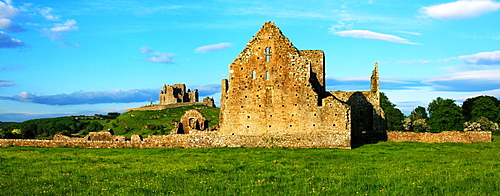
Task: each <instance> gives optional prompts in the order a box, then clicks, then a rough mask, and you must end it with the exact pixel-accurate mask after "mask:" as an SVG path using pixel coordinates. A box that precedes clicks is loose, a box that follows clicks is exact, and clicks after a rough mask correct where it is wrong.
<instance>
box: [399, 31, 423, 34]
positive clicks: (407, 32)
mask: <svg viewBox="0 0 500 196" xmlns="http://www.w3.org/2000/svg"><path fill="white" fill-rule="evenodd" d="M398 32H400V33H405V34H410V35H421V34H420V33H417V32H410V31H398Z"/></svg>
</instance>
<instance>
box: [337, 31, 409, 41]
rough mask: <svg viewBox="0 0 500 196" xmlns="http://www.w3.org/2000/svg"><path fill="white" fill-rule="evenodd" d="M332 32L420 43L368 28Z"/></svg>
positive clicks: (363, 37) (366, 37)
mask: <svg viewBox="0 0 500 196" xmlns="http://www.w3.org/2000/svg"><path fill="white" fill-rule="evenodd" d="M332 33H333V34H335V35H339V36H342V37H354V38H361V39H373V40H381V41H388V42H395V43H402V44H418V43H413V42H410V41H408V40H407V39H404V38H401V37H398V36H394V35H389V34H382V33H376V32H373V31H368V30H347V31H338V32H332Z"/></svg>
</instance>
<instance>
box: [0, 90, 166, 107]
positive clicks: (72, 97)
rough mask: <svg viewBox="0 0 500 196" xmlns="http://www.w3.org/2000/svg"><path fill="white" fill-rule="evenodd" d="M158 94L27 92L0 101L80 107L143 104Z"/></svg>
mask: <svg viewBox="0 0 500 196" xmlns="http://www.w3.org/2000/svg"><path fill="white" fill-rule="evenodd" d="M158 94H159V91H158V90H157V89H135V90H127V91H123V90H120V89H118V90H114V91H81V92H74V93H71V94H57V95H36V94H32V93H29V92H22V93H20V94H19V95H16V96H12V97H7V96H0V99H2V100H10V101H19V102H26V103H37V104H45V105H81V104H100V103H132V102H145V101H149V100H150V99H151V98H156V97H158Z"/></svg>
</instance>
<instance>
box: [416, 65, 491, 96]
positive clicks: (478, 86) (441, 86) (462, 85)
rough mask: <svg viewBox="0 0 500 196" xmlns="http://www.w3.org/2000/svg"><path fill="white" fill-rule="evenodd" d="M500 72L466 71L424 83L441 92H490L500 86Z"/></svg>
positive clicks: (445, 75)
mask: <svg viewBox="0 0 500 196" xmlns="http://www.w3.org/2000/svg"><path fill="white" fill-rule="evenodd" d="M498 76H500V70H479V71H464V72H457V73H451V74H444V75H439V76H433V77H430V78H428V79H426V80H424V81H422V83H424V84H429V85H432V86H433V88H434V89H435V90H440V91H457V92H466V91H488V90H493V89H498V87H499V86H500V77H498Z"/></svg>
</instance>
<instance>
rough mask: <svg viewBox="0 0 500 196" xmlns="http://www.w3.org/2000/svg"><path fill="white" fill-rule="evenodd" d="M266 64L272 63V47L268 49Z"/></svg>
mask: <svg viewBox="0 0 500 196" xmlns="http://www.w3.org/2000/svg"><path fill="white" fill-rule="evenodd" d="M265 53H266V62H271V47H266V51H265Z"/></svg>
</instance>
